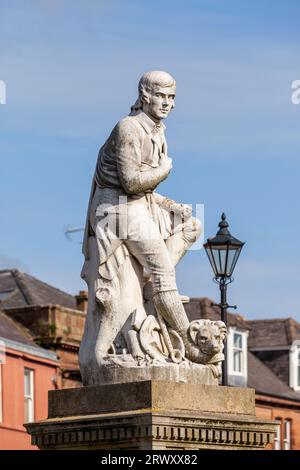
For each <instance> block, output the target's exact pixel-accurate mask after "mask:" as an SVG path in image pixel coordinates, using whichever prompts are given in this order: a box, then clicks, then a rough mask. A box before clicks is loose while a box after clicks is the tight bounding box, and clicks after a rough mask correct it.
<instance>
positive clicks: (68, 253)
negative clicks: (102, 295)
mask: <svg viewBox="0 0 300 470" xmlns="http://www.w3.org/2000/svg"><path fill="white" fill-rule="evenodd" d="M299 17H300V3H299V1H298V0H287V1H286V2H282V1H277V0H260V1H258V0H253V1H247V2H246V1H243V2H241V1H240V0H236V1H234V0H226V1H222V0H218V1H217V0H207V1H205V0H187V1H186V2H182V1H177V0H172V1H169V0H164V1H158V0H152V1H151V2H146V1H138V0H97V1H96V0H89V1H88V2H85V1H84V0H39V1H37V0H27V1H21V0H14V2H11V1H9V0H1V3H0V80H4V81H5V83H6V87H7V103H6V104H5V105H0V163H1V167H0V168H1V172H0V210H1V219H0V220H1V230H0V268H6V267H9V268H10V267H17V268H19V269H21V270H23V271H26V272H28V273H30V274H32V275H34V276H36V277H38V278H40V279H42V280H44V281H46V282H48V283H50V284H53V285H55V286H57V287H60V288H61V289H64V290H66V291H68V292H71V293H76V292H77V291H78V290H79V289H82V288H84V284H83V282H82V281H81V280H80V269H81V264H82V256H81V247H80V245H79V244H78V243H77V239H76V242H75V241H74V242H70V241H68V240H67V239H66V237H65V236H64V228H65V227H66V226H72V227H74V226H82V225H83V224H84V220H85V213H86V207H87V201H88V196H89V189H90V184H91V179H92V175H93V169H94V166H95V162H96V158H97V152H98V149H99V147H100V146H101V145H102V143H103V142H104V140H105V139H106V137H107V136H108V134H109V133H110V131H111V128H112V127H113V126H114V124H115V123H116V122H117V121H118V120H119V119H120V118H122V117H124V116H125V115H126V114H127V113H128V111H129V107H130V105H131V104H132V103H133V102H134V100H135V98H136V87H137V82H138V79H139V78H140V76H141V74H142V73H143V72H145V71H148V70H153V69H154V70H155V69H162V70H166V71H169V72H170V73H171V74H172V75H174V77H175V78H176V79H177V98H176V108H175V110H174V111H173V113H172V115H171V116H170V118H169V119H168V120H167V121H166V125H167V139H168V144H169V155H170V156H171V157H172V158H173V171H172V173H171V175H170V177H169V178H168V180H167V181H166V182H165V183H163V185H162V186H161V188H160V192H161V193H163V194H166V195H168V196H169V197H173V198H174V199H176V200H178V201H182V202H186V203H190V204H194V205H195V204H196V203H204V205H205V237H208V236H211V235H214V234H215V232H216V229H217V224H218V222H219V219H220V214H221V212H222V211H225V212H226V214H227V216H228V220H229V222H230V224H231V229H232V233H233V234H234V235H235V236H237V237H238V238H240V239H241V240H243V241H246V245H245V248H244V250H243V252H242V255H241V258H240V260H239V262H238V265H237V268H236V272H235V282H234V283H233V284H231V286H230V287H229V300H230V302H232V303H236V304H238V306H239V311H240V312H241V313H242V314H244V315H245V316H247V317H248V318H270V317H287V316H292V317H294V318H296V319H298V321H300V302H299V300H298V289H299V287H298V284H299V280H300V250H299V247H298V242H297V236H298V234H299V233H300V213H299V200H300V189H299V187H300V185H299V174H300V173H299V170H300V105H298V106H297V105H294V104H292V102H291V94H292V89H291V84H292V82H293V80H297V79H300V55H299V39H300V29H299ZM177 278H178V284H179V288H180V291H181V292H182V293H184V294H189V295H191V296H209V297H212V298H215V299H216V300H217V299H218V290H217V286H216V285H215V284H213V283H212V280H211V279H212V273H211V271H210V266H209V264H208V260H207V259H206V255H205V253H204V251H203V250H200V251H192V252H190V253H189V254H188V255H187V256H186V258H185V259H184V260H183V261H182V263H181V264H180V265H179V267H178V273H177Z"/></svg>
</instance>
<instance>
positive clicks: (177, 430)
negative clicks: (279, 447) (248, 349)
mask: <svg viewBox="0 0 300 470" xmlns="http://www.w3.org/2000/svg"><path fill="white" fill-rule="evenodd" d="M25 426H26V428H27V431H28V432H29V434H31V436H32V444H34V445H37V446H38V447H39V448H40V449H103V450H116V449H120V450H121V449H147V450H149V449H153V450H154V449H156V450H158V449H161V450H163V449H165V450H166V449H182V450H189V449H207V448H210V449H257V448H264V447H265V446H266V445H267V444H268V443H270V442H272V441H273V436H274V433H275V423H274V422H273V421H266V420H262V419H258V418H256V417H255V392H254V390H252V389H241V388H231V387H218V386H213V385H198V384H184V383H175V382H162V381H161V382H159V381H157V382H155V381H145V382H135V383H125V384H114V385H97V386H89V387H83V388H78V389H67V390H56V391H51V392H49V417H48V419H47V420H45V421H40V422H37V423H29V424H26V425H25Z"/></svg>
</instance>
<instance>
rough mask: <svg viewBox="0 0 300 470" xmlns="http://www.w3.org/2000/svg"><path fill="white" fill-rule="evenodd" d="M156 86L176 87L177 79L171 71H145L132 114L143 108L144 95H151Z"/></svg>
mask: <svg viewBox="0 0 300 470" xmlns="http://www.w3.org/2000/svg"><path fill="white" fill-rule="evenodd" d="M155 86H159V87H162V88H167V87H173V88H175V89H176V81H175V79H174V78H173V77H172V76H171V75H170V74H169V73H167V72H162V71H160V70H155V71H153V72H146V73H144V74H143V75H142V77H141V79H140V81H139V86H138V90H139V97H138V99H137V100H136V102H135V103H134V105H133V106H131V113H130V114H135V113H136V112H137V111H138V110H140V109H142V107H143V102H142V97H143V96H146V97H149V95H150V94H151V92H152V91H153V88H154V87H155Z"/></svg>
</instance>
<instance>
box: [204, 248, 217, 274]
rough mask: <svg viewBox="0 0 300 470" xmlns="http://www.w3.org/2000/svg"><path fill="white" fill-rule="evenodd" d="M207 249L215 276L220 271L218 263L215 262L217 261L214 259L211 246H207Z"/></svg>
mask: <svg viewBox="0 0 300 470" xmlns="http://www.w3.org/2000/svg"><path fill="white" fill-rule="evenodd" d="M205 251H206V253H207V256H208V259H209V262H210V264H211V267H212V269H213V272H214V274H215V276H217V275H218V273H217V269H216V264H215V261H214V258H213V254H212V250H211V248H210V247H207V248H205Z"/></svg>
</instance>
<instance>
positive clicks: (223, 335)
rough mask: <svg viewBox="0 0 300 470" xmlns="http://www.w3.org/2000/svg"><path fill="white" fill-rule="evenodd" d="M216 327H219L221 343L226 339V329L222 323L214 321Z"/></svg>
mask: <svg viewBox="0 0 300 470" xmlns="http://www.w3.org/2000/svg"><path fill="white" fill-rule="evenodd" d="M216 325H217V326H218V327H219V330H220V334H221V338H222V341H224V339H225V338H226V337H227V328H226V325H225V323H224V322H222V321H216Z"/></svg>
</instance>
